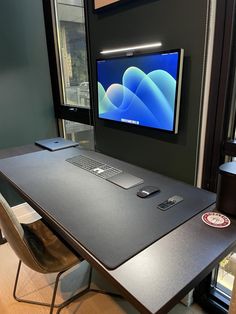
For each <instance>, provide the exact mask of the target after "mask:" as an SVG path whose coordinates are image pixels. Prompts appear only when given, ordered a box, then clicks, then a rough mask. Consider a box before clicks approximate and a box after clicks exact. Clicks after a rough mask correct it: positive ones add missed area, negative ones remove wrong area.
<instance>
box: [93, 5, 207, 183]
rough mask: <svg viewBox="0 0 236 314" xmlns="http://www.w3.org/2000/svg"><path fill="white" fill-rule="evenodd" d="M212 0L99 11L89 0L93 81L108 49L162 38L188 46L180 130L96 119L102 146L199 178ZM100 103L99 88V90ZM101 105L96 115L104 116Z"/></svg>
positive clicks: (166, 46)
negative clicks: (171, 131)
mask: <svg viewBox="0 0 236 314" xmlns="http://www.w3.org/2000/svg"><path fill="white" fill-rule="evenodd" d="M207 5H208V0H199V1H195V0H159V1H158V0H156V1H152V0H149V1H148V0H147V1H138V0H136V1H132V2H127V3H124V4H123V5H119V6H118V5H117V6H115V7H110V8H109V10H108V9H107V10H104V11H101V12H99V13H97V12H95V11H93V10H92V2H91V1H88V17H89V26H90V45H91V66H92V75H91V77H92V85H93V87H94V91H95V88H96V59H97V58H101V55H100V53H99V52H100V51H101V50H103V49H109V48H117V47H126V46H132V45H137V44H142V43H150V42H157V41H161V42H162V47H161V50H170V49H175V48H183V49H184V70H183V80H182V91H181V102H180V118H179V131H178V134H176V135H174V134H166V133H162V132H160V131H157V130H149V129H147V130H146V129H145V130H139V129H132V130H131V128H130V127H129V126H126V125H125V126H124V125H122V126H120V125H117V124H114V123H111V122H109V121H104V120H101V119H98V118H95V134H96V149H97V150H98V151H101V152H103V153H106V154H109V155H112V156H114V157H117V158H120V159H123V160H126V161H128V162H131V163H135V164H138V165H140V166H143V167H146V168H149V169H151V170H155V171H158V172H160V173H163V174H165V175H168V176H171V177H174V178H176V179H180V180H184V181H186V182H189V183H194V177H195V170H196V169H195V167H196V153H197V142H198V125H199V115H200V99H201V84H202V68H203V58H204V45H205V32H206V19H207V17H206V15H207ZM93 98H94V103H95V104H96V102H97V99H96V93H95V92H94V94H93ZM96 110H97V109H96V105H95V117H97V116H98V114H97V112H96Z"/></svg>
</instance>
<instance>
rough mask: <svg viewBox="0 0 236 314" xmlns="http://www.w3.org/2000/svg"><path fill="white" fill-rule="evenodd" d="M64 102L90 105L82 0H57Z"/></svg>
mask: <svg viewBox="0 0 236 314" xmlns="http://www.w3.org/2000/svg"><path fill="white" fill-rule="evenodd" d="M56 15H57V27H58V37H59V50H60V62H61V72H62V80H63V92H64V103H65V104H68V105H70V106H76V107H82V108H89V107H90V97H89V83H88V81H89V80H88V67H87V50H86V34H85V18H84V1H83V0H56Z"/></svg>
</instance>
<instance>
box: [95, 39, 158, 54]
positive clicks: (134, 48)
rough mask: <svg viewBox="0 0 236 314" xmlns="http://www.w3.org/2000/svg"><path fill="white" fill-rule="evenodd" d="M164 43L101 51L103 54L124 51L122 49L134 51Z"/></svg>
mask: <svg viewBox="0 0 236 314" xmlns="http://www.w3.org/2000/svg"><path fill="white" fill-rule="evenodd" d="M161 46H162V43H161V42H158V43H152V44H144V45H140V46H133V47H126V48H118V49H112V50H102V51H100V53H101V54H104V55H105V54H109V53H116V52H122V51H130V50H131V51H132V50H137V49H148V48H153V47H161Z"/></svg>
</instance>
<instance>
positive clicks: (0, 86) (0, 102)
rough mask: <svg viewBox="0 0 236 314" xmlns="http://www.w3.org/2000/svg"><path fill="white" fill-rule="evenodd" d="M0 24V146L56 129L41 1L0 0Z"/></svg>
mask: <svg viewBox="0 0 236 314" xmlns="http://www.w3.org/2000/svg"><path fill="white" fill-rule="evenodd" d="M0 29H1V36H0V38H1V45H0V149H1V148H7V147H11V146H20V145H23V144H28V143H33V142H34V141H35V139H39V138H48V137H53V136H55V135H57V125H56V120H55V118H54V109H53V100H52V92H51V82H50V73H49V65H48V57H47V48H46V38H45V29H44V18H43V9H42V1H41V0H33V1H32V0H20V1H19V0H8V1H1V2H0Z"/></svg>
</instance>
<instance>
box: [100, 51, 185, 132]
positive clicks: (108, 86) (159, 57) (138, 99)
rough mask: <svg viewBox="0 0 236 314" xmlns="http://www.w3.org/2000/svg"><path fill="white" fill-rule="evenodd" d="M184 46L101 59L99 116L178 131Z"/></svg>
mask: <svg viewBox="0 0 236 314" xmlns="http://www.w3.org/2000/svg"><path fill="white" fill-rule="evenodd" d="M182 65H183V49H176V50H171V51H162V52H156V53H148V54H142V55H141V54H139V55H131V56H124V57H115V58H107V59H99V60H97V81H98V82H97V83H98V117H99V118H101V119H106V120H112V121H117V122H121V123H126V124H134V125H137V126H143V127H149V128H155V129H159V130H164V131H169V132H173V133H177V131H178V117H179V102H180V88H181V77H182Z"/></svg>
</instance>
